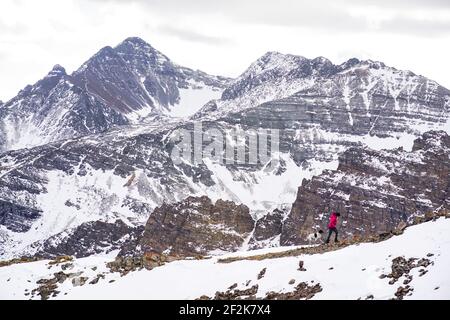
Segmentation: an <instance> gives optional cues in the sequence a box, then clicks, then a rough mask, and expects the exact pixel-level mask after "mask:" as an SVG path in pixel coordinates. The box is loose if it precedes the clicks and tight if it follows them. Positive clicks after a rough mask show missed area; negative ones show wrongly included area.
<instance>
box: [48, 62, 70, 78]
mask: <svg viewBox="0 0 450 320" xmlns="http://www.w3.org/2000/svg"><path fill="white" fill-rule="evenodd" d="M65 75H66V69H64V67H62V66H61V65H59V64H55V65H54V66H53V68H52V70H50V72H49V73H48V75H47V77H56V76H65Z"/></svg>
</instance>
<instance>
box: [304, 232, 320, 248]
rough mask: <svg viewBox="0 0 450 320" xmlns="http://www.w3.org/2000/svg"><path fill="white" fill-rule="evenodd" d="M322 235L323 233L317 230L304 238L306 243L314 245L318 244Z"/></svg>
mask: <svg viewBox="0 0 450 320" xmlns="http://www.w3.org/2000/svg"><path fill="white" fill-rule="evenodd" d="M322 234H323V231H322V230H318V231H314V232H313V233H311V234H309V235H308V236H307V237H306V240H307V241H308V243H309V244H310V245H311V244H316V243H318V242H320V241H321V240H322Z"/></svg>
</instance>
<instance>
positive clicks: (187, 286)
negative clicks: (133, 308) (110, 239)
mask: <svg viewBox="0 0 450 320" xmlns="http://www.w3.org/2000/svg"><path fill="white" fill-rule="evenodd" d="M449 230H450V219H445V218H440V219H438V220H437V221H434V222H427V223H423V224H420V225H416V226H412V227H410V228H408V229H407V230H406V231H405V232H404V234H402V235H400V236H395V237H392V238H390V239H389V240H386V241H384V242H379V243H364V244H359V245H352V246H349V247H346V248H343V249H340V250H337V251H332V252H327V253H323V254H314V255H301V256H297V257H284V258H277V259H265V260H261V261H256V260H240V261H236V262H232V263H219V262H218V260H219V259H221V258H224V257H232V256H250V255H256V254H262V253H268V252H280V251H283V250H288V249H292V247H290V248H286V247H285V248H273V249H262V250H256V251H251V252H238V253H233V254H227V255H224V256H215V257H212V258H210V259H205V260H182V261H175V262H171V263H169V264H166V265H164V266H162V267H158V268H155V269H153V270H150V271H148V270H141V271H135V272H132V273H129V274H128V275H126V276H123V277H121V276H120V275H119V274H118V273H114V274H112V273H106V274H105V279H100V280H99V282H98V283H97V284H89V281H91V280H92V279H93V278H94V277H95V275H96V274H98V273H101V272H107V269H106V267H105V262H107V261H111V260H112V259H113V254H110V255H109V256H91V257H88V258H83V259H77V260H75V261H74V267H73V268H72V269H71V270H68V271H65V272H80V271H81V272H83V273H82V274H81V276H86V277H88V278H89V279H88V280H87V282H86V284H84V285H83V286H77V287H74V286H73V285H72V282H71V281H70V280H66V281H65V282H63V283H62V284H59V285H58V288H57V290H58V291H60V293H59V295H58V296H57V297H56V299H195V298H198V297H200V296H202V295H208V296H210V297H211V296H214V294H215V292H216V291H226V290H227V288H228V287H230V286H231V285H233V284H234V283H237V285H238V286H237V288H238V289H245V288H250V287H251V286H253V285H255V284H258V287H259V289H258V293H257V295H256V296H257V297H264V296H265V294H266V293H267V292H269V291H275V292H290V291H293V290H294V287H295V286H296V285H297V284H298V283H300V282H307V283H309V284H311V283H312V282H313V281H314V282H313V284H316V283H320V285H321V287H322V289H323V290H322V291H321V292H319V293H317V294H316V295H315V296H314V297H313V299H358V298H361V299H365V298H367V297H369V296H373V298H374V299H391V298H394V297H395V296H394V294H395V292H396V291H397V289H398V288H399V287H400V286H403V287H405V285H404V284H403V281H404V280H405V279H406V278H405V276H402V277H401V278H399V279H398V281H397V282H396V283H394V284H392V285H391V284H389V283H388V282H389V280H390V279H389V278H384V279H381V278H380V275H382V274H389V273H390V272H391V265H392V260H393V259H394V258H396V257H398V256H403V257H405V258H406V259H409V258H418V259H420V258H427V259H429V260H430V261H431V262H432V264H430V265H429V266H428V267H426V268H424V269H425V270H427V271H428V272H427V273H425V274H424V275H422V276H419V273H420V271H419V270H421V269H422V267H418V268H414V269H412V270H411V272H410V275H412V277H413V278H412V281H411V282H410V283H409V286H411V287H412V288H413V291H412V292H411V295H406V296H405V297H404V299H449V298H450V275H449V273H448V268H449V266H450V232H449ZM431 254H432V255H431ZM300 260H302V261H304V268H306V271H298V270H297V268H298V264H299V261H300ZM48 267H49V266H48V260H46V261H39V262H33V263H24V264H16V265H11V266H7V267H1V268H0V299H29V297H30V296H26V295H25V292H26V291H25V290H26V289H28V292H30V291H31V290H32V289H34V288H36V287H37V286H38V285H37V284H36V281H38V280H39V279H43V278H51V277H52V276H53V273H55V272H58V271H60V270H61V267H60V265H56V266H52V267H51V269H48ZM93 268H94V269H95V270H93ZM263 268H267V270H266V273H265V276H264V277H263V278H262V279H260V280H258V279H257V275H258V273H259V272H260V271H261V270H262V269H263ZM291 279H294V280H295V283H294V284H288V283H289V282H290V280H291ZM112 280H114V281H112ZM249 280H250V283H248V281H249ZM111 281H112V282H111ZM37 298H39V297H37Z"/></svg>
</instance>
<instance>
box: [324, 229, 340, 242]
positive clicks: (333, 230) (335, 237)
mask: <svg viewBox="0 0 450 320" xmlns="http://www.w3.org/2000/svg"><path fill="white" fill-rule="evenodd" d="M333 232H334V234H335V236H334V242H337V241H338V231H337V229H336V228H328V237H327V241H326V242H327V243H328V242H330V238H331V234H332V233H333Z"/></svg>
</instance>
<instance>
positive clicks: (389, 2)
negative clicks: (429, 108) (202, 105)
mask: <svg viewBox="0 0 450 320" xmlns="http://www.w3.org/2000/svg"><path fill="white" fill-rule="evenodd" d="M130 36H138V37H141V38H142V39H144V40H145V41H147V42H148V43H150V44H151V45H152V46H153V47H155V48H156V49H158V50H160V51H161V52H163V53H164V54H166V55H167V56H168V57H169V58H170V59H172V60H173V61H174V62H175V63H178V64H180V65H184V66H186V67H190V68H194V69H200V70H203V71H205V72H208V73H211V74H219V75H224V76H230V77H235V76H238V75H239V74H240V73H242V72H244V70H245V69H246V68H247V67H248V66H249V64H250V63H252V62H253V61H254V60H256V59H257V58H258V57H260V56H261V55H263V54H264V53H265V52H267V51H279V52H282V53H291V54H296V55H302V56H305V57H307V58H314V57H317V56H324V57H326V58H328V59H330V60H331V61H333V62H334V63H342V62H344V61H345V60H347V59H349V58H352V57H357V58H360V59H372V60H379V61H383V62H385V63H386V64H387V65H390V66H393V67H396V68H398V69H408V70H411V71H413V72H415V73H417V74H422V75H424V76H427V77H429V78H431V79H433V80H436V81H438V82H439V83H440V84H442V85H444V86H446V87H447V88H450V63H449V61H450V1H449V0H409V1H407V0H366V1H361V0H348V1H339V0H314V1H298V0H272V1H269V0H214V1H212V0H134V1H133V0H132V1H120V0H89V1H88V0H39V1H36V0H1V1H0V100H3V101H7V100H9V99H10V98H12V97H13V96H15V95H16V94H17V92H18V91H19V90H20V89H22V88H23V87H25V86H26V85H27V84H32V83H34V82H36V81H37V80H39V79H41V78H42V77H43V76H45V75H46V74H47V73H48V71H49V70H50V69H51V68H52V67H53V65H55V64H61V65H62V66H63V67H65V68H66V70H67V72H68V73H70V72H72V71H74V70H75V69H77V68H78V67H79V66H80V65H81V64H82V63H83V62H84V61H86V60H87V59H88V58H89V57H91V56H92V55H93V54H94V53H95V52H97V51H98V50H99V49H100V48H102V47H104V46H107V45H110V46H115V45H117V44H118V43H120V42H121V41H122V40H123V39H125V38H127V37H130Z"/></svg>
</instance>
